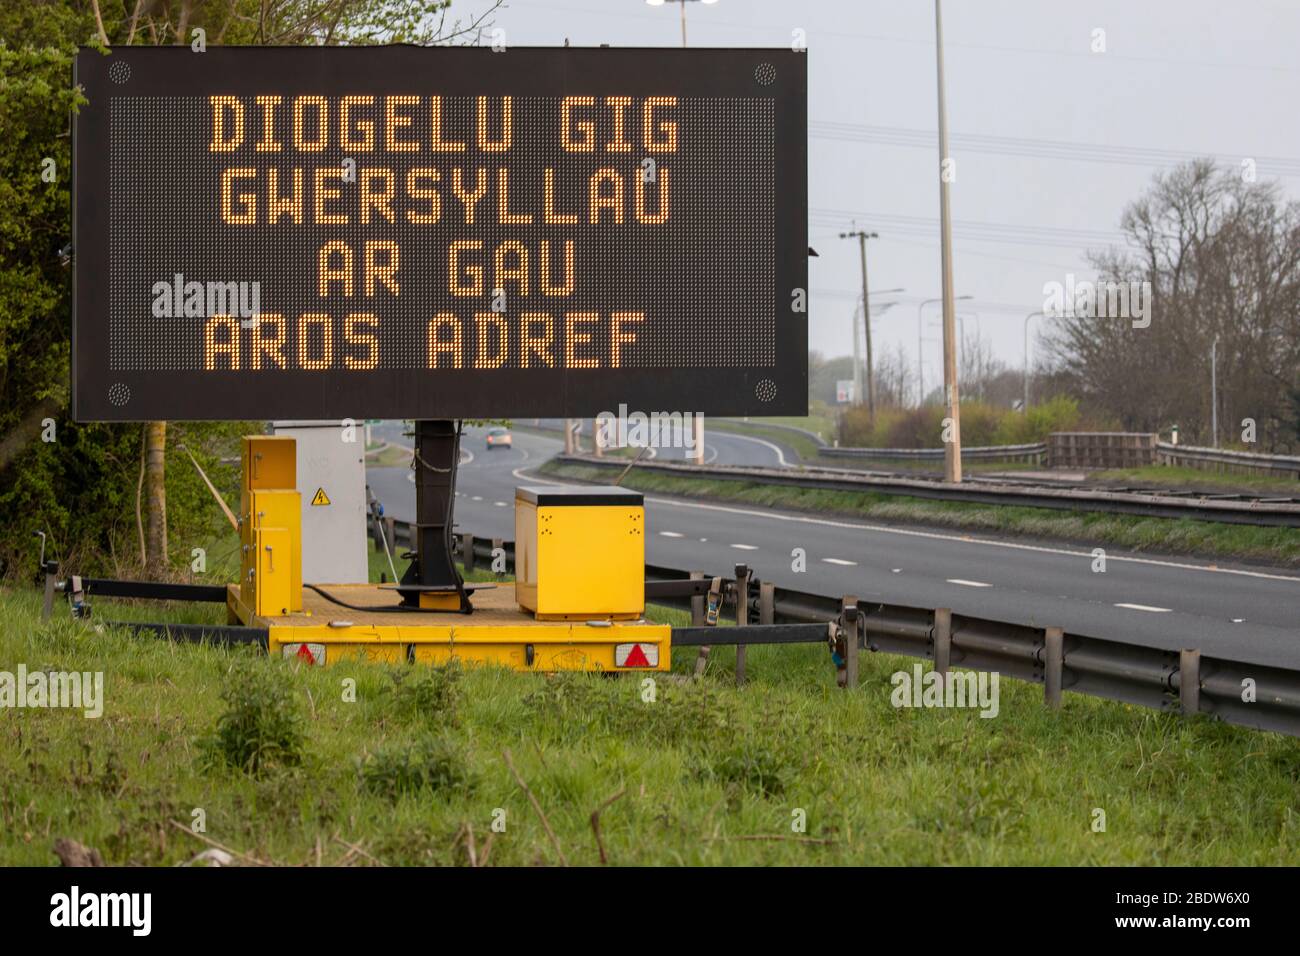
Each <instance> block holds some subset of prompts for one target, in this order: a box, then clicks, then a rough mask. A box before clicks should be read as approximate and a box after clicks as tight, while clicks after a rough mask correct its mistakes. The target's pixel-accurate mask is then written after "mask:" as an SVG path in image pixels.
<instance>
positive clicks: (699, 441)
mask: <svg viewBox="0 0 1300 956" xmlns="http://www.w3.org/2000/svg"><path fill="white" fill-rule="evenodd" d="M675 2H676V3H677V5H678V6H680V7H681V13H682V49H683V50H684V49H686V4H687V2H688V0H675ZM703 2H704V3H706V4H711V3H717V2H718V0H703ZM646 3H648V4H649V5H650V6H652V7H662V6H663V5H664V0H646ZM691 422H692V431H693V433H694V434H693V438H694V444H695V448H694V449H692V460H693V461H694V462H695V464H697V465H702V464H704V416H703V415H701V414H699V413H698V412H697V413H696V414H695V416H694V417H693V418H692V419H691Z"/></svg>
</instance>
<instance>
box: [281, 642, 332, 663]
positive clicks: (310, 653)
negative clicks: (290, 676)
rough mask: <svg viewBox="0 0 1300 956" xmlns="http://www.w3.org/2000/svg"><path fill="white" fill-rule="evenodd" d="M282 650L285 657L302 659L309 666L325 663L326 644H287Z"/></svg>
mask: <svg viewBox="0 0 1300 956" xmlns="http://www.w3.org/2000/svg"><path fill="white" fill-rule="evenodd" d="M280 651H281V653H282V654H283V655H284V656H285V657H287V658H290V659H291V660H297V661H302V663H304V664H307V665H309V666H310V665H314V664H324V663H325V645H324V644H298V643H294V644H285V645H284V647H282V648H281V649H280Z"/></svg>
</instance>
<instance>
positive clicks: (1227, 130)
mask: <svg viewBox="0 0 1300 956" xmlns="http://www.w3.org/2000/svg"><path fill="white" fill-rule="evenodd" d="M678 16H679V15H678V7H677V5H676V3H671V2H670V3H668V4H666V5H665V6H662V7H651V6H648V5H647V4H646V3H645V2H644V0H509V7H508V8H506V9H503V10H502V11H500V13H499V14H498V15H497V18H496V25H497V26H499V27H501V28H503V29H504V30H505V31H506V40H507V43H509V44H518V45H537V46H545V45H558V44H563V42H564V40H565V38H566V37H567V38H568V39H569V40H570V42H571V43H573V44H574V45H580V46H594V45H597V44H600V43H609V44H611V45H613V46H675V45H679V44H680V42H681V34H680V27H679V19H678ZM687 22H688V39H689V43H690V45H691V46H788V45H789V43H790V42H791V35H792V33H791V31H793V30H794V29H796V28H801V29H803V30H804V31H806V35H807V44H808V52H809V94H808V99H809V103H808V118H809V123H810V127H811V131H810V141H809V207H810V216H811V218H810V225H809V235H810V237H811V240H812V244H813V246H814V247H815V248H816V249H817V251H818V252H819V253H820V254H821V257H820V258H818V259H814V260H812V266H811V285H812V302H811V308H810V327H809V344H810V347H811V348H814V349H818V350H820V351H822V352H825V353H828V354H831V355H842V354H848V353H849V352H850V351H851V349H852V340H851V338H850V326H849V317H850V314H851V311H852V309H853V306H854V300H855V299H856V297H857V291H858V290H859V289H860V280H859V268H858V255H857V247H856V243H852V242H846V241H842V240H839V239H838V238H836V237H835V235H836V233H837V232H839V231H840V230H841V229H843V228H845V227H847V226H848V225H849V222H850V220H851V219H853V218H855V217H856V219H857V223H858V225H859V226H861V227H866V228H868V229H872V230H875V231H877V232H879V233H880V238H879V239H878V240H872V241H871V243H870V245H869V252H870V259H869V268H870V278H871V286H872V288H873V289H880V290H883V289H888V288H896V287H903V288H905V289H906V290H907V291H906V292H905V293H904V294H902V295H891V296H880V297H879V298H877V296H876V295H875V294H874V293H873V295H872V303H873V312H876V311H877V309H878V308H879V306H880V305H881V303H883V302H884V301H887V300H889V299H897V300H899V305H897V306H895V307H893V308H892V309H890V310H888V311H887V312H885V313H884V314H878V315H876V317H875V318H874V320H873V322H872V327H873V329H874V333H873V334H874V337H875V342H876V343H877V348H881V347H883V348H886V349H891V350H892V349H893V348H894V347H895V346H896V344H898V343H901V344H902V346H903V347H904V348H905V349H906V351H907V355H908V356H909V357H910V359H911V361H913V362H914V361H915V352H916V334H917V303H918V302H919V301H920V300H921V299H923V298H931V297H934V296H936V295H938V291H939V245H938V226H937V217H938V208H939V201H938V187H937V182H936V179H937V175H936V167H937V147H935V146H933V145H928V144H930V143H931V142H932V137H933V135H934V130H935V128H936V108H935V64H934V39H933V38H934V5H933V3H932V2H931V0H802V2H799V3H791V2H788V0H718V2H717V3H715V4H711V5H705V4H702V3H698V2H692V3H690V4H688V7H687ZM1096 28H1101V29H1104V30H1105V42H1106V52H1105V53H1094V52H1092V51H1091V49H1090V47H1091V45H1092V43H1093V30H1094V29H1096ZM944 32H945V51H946V57H947V72H948V117H949V128H950V132H951V135H952V144H951V146H952V148H951V152H952V154H953V156H954V157H955V159H956V161H957V179H956V182H955V183H954V184H953V191H952V201H953V218H954V223H955V235H956V237H957V239H956V253H955V257H954V276H955V279H954V282H955V288H956V292H957V294H958V295H962V294H967V295H972V296H974V300H973V301H972V302H969V303H965V302H963V303H958V305H959V309H958V311H959V312H960V313H967V314H969V313H978V315H979V318H978V319H977V320H971V319H970V318H967V320H966V326H967V333H968V334H973V332H974V329H975V327H976V323H978V328H979V329H980V330H981V331H982V334H983V335H984V336H985V337H986V338H988V339H990V340H991V341H992V343H993V345H994V347H995V351H996V352H997V353H998V354H999V355H1000V357H1002V358H1003V360H1004V361H1006V362H1008V364H1010V365H1013V366H1016V365H1019V363H1020V358H1021V332H1022V326H1023V320H1024V316H1025V314H1026V313H1028V312H1030V311H1033V310H1035V309H1038V308H1040V307H1041V304H1042V298H1043V295H1042V287H1043V283H1045V282H1048V281H1051V280H1056V281H1064V279H1065V275H1066V273H1067V272H1073V273H1074V274H1075V276H1076V277H1078V278H1083V277H1085V276H1088V275H1090V274H1091V273H1090V270H1089V269H1088V268H1087V265H1086V263H1085V262H1084V260H1083V252H1084V251H1085V250H1086V249H1087V248H1088V247H1090V246H1093V247H1095V246H1098V245H1104V244H1106V243H1107V242H1110V241H1114V240H1115V239H1116V238H1117V228H1118V221H1119V215H1120V212H1121V210H1122V209H1123V207H1124V205H1125V203H1127V202H1128V201H1130V200H1131V199H1133V198H1134V197H1136V196H1137V195H1138V194H1139V193H1140V192H1141V191H1142V189H1143V188H1144V187H1145V186H1146V184H1147V183H1148V182H1149V181H1150V178H1151V175H1152V174H1153V173H1154V172H1155V171H1156V170H1157V169H1158V168H1161V166H1168V165H1171V164H1173V163H1175V162H1177V161H1179V160H1180V159H1181V158H1182V157H1183V156H1184V155H1185V154H1202V155H1215V156H1219V157H1221V158H1222V159H1223V160H1224V161H1231V162H1232V163H1233V164H1234V165H1235V164H1238V163H1240V162H1241V160H1242V159H1243V158H1245V157H1253V158H1255V159H1256V161H1257V164H1258V173H1259V177H1260V178H1261V179H1274V178H1281V181H1282V184H1283V186H1284V187H1285V189H1286V190H1287V194H1288V195H1289V196H1291V197H1296V196H1297V195H1298V193H1297V190H1300V125H1298V124H1296V123H1295V122H1294V120H1293V119H1292V118H1291V116H1292V112H1293V109H1294V104H1295V101H1296V95H1297V93H1300V70H1298V68H1297V66H1296V64H1295V60H1294V44H1295V38H1296V37H1297V36H1300V4H1295V3H1291V2H1283V0H1273V2H1269V0H1241V2H1234V3H1229V4H1224V3H1218V2H1207V0H1142V2H1135V0H1087V2H1082V0H1075V2H1068V3H1067V2H1060V0H947V2H945V4H944ZM828 124H830V125H828ZM834 124H840V125H834ZM972 137H986V138H987V139H983V140H981V139H972ZM1007 140H1020V141H1022V142H1007ZM1024 140H1029V141H1031V142H1027V143H1026V142H1023V141H1024ZM914 142H916V143H922V144H927V145H924V146H911V145H906V144H909V143H914ZM1062 144H1065V145H1062ZM1273 160H1281V161H1282V162H1276V161H1273ZM935 316H937V308H936V307H935V306H930V307H928V308H927V319H926V331H925V335H926V337H927V339H929V340H930V341H927V342H925V344H924V350H925V359H926V376H927V379H929V380H930V381H932V382H933V381H934V376H935V374H936V372H937V370H938V368H939V364H938V362H939V351H940V346H939V343H938V335H939V332H938V322H937V318H935Z"/></svg>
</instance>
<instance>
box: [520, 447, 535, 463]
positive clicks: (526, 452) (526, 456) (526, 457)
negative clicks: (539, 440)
mask: <svg viewBox="0 0 1300 956" xmlns="http://www.w3.org/2000/svg"><path fill="white" fill-rule="evenodd" d="M519 453H520V454H521V455H523V456H524V457H523V458H521V459H519V460H520V461H527V460H528V459H529V458H531V457H532V456H531V455H529V454H528V449H527V448H520V449H519Z"/></svg>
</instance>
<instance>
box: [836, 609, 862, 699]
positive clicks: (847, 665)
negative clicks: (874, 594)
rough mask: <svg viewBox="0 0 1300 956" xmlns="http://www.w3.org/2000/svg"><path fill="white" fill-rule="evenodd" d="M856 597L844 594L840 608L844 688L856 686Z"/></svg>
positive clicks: (850, 688)
mask: <svg viewBox="0 0 1300 956" xmlns="http://www.w3.org/2000/svg"><path fill="white" fill-rule="evenodd" d="M858 626H859V625H858V599H857V597H855V596H853V595H846V596H845V598H844V603H843V604H842V605H841V609H840V633H841V634H842V635H843V636H844V689H845V690H853V688H855V687H857V686H858Z"/></svg>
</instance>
